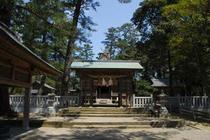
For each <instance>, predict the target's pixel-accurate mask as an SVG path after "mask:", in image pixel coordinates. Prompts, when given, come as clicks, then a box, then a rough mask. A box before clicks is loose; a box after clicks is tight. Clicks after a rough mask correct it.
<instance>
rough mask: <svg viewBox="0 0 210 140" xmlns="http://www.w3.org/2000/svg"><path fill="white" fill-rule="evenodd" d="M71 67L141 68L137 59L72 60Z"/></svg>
mask: <svg viewBox="0 0 210 140" xmlns="http://www.w3.org/2000/svg"><path fill="white" fill-rule="evenodd" d="M71 68H72V69H134V70H138V69H142V68H143V67H142V66H141V65H140V64H139V62H138V61H126V60H125V61H123V60H122V61H114V60H113V61H84V62H82V61H74V62H73V63H72V64H71Z"/></svg>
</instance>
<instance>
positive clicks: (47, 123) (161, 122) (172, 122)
mask: <svg viewBox="0 0 210 140" xmlns="http://www.w3.org/2000/svg"><path fill="white" fill-rule="evenodd" d="M184 124H185V121H183V120H181V119H163V118H150V117H133V118H130V117H121V118H117V117H105V118H102V117H47V118H42V119H31V120H30V126H31V127H55V128H149V127H182V126H184ZM0 125H2V126H3V125H11V126H22V120H0Z"/></svg>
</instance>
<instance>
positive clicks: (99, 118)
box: [42, 107, 184, 128]
mask: <svg viewBox="0 0 210 140" xmlns="http://www.w3.org/2000/svg"><path fill="white" fill-rule="evenodd" d="M42 125H43V126H45V127H70V128H152V127H182V126H183V125H184V121H183V120H181V119H171V118H154V117H151V115H150V114H149V113H148V112H145V111H144V110H136V109H127V108H119V107H81V108H80V107H70V108H66V109H62V110H60V111H59V113H58V114H57V116H56V117H51V118H49V119H48V120H47V121H46V122H43V124H42Z"/></svg>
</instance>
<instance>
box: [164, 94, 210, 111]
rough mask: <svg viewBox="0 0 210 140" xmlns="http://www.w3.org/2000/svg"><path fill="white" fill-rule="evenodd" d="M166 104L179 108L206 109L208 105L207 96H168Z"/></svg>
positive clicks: (209, 103)
mask: <svg viewBox="0 0 210 140" xmlns="http://www.w3.org/2000/svg"><path fill="white" fill-rule="evenodd" d="M167 104H168V106H169V107H170V106H172V107H179V108H194V109H208V108H209V107H210V106H209V105H210V102H209V98H208V96H175V97H168V102H167Z"/></svg>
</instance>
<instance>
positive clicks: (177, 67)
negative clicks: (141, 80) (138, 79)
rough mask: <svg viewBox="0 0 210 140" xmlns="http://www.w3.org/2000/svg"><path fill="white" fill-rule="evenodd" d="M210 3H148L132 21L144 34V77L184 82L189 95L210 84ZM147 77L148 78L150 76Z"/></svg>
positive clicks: (190, 0) (141, 52)
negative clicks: (166, 77) (165, 78)
mask: <svg viewBox="0 0 210 140" xmlns="http://www.w3.org/2000/svg"><path fill="white" fill-rule="evenodd" d="M209 3H210V2H209V1H208V0H158V1H157V0H144V1H143V2H141V3H140V7H139V8H138V9H137V10H136V11H135V13H134V15H133V18H132V21H133V22H134V24H135V25H136V26H137V28H138V30H139V32H140V33H141V36H142V37H141V40H140V41H139V43H138V52H139V55H140V58H141V59H142V58H143V59H142V62H143V63H142V64H143V66H144V68H145V69H146V70H145V71H144V76H145V77H149V76H151V75H153V76H156V77H157V78H164V75H166V73H167V72H168V70H169V71H170V76H171V78H172V80H173V81H176V80H179V81H183V82H184V85H185V86H186V89H187V91H188V92H189V93H192V94H193V92H197V93H203V92H205V89H207V88H208V85H209V82H210V77H209V75H210V73H209V71H210V67H209V64H210V63H209V62H210V61H209V60H210V54H209V46H210V45H209V40H210V39H209V36H210V30H209V25H210V17H209V15H210V7H209V6H210V4H209ZM146 75H147V76H146Z"/></svg>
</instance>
